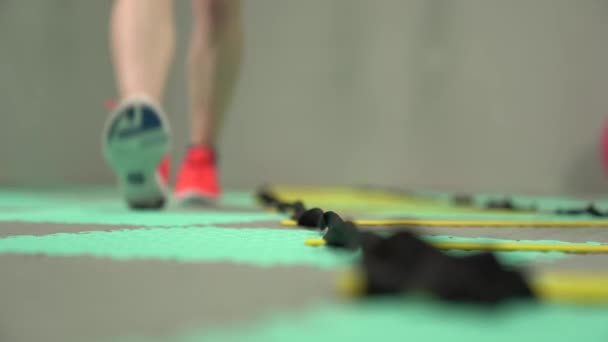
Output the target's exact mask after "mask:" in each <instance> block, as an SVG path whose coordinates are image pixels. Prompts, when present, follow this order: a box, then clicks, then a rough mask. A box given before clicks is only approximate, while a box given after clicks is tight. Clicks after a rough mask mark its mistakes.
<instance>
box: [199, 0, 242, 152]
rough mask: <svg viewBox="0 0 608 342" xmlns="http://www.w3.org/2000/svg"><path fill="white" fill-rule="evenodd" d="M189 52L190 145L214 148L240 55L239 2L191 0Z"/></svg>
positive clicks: (236, 73) (237, 0)
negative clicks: (191, 16) (212, 146)
mask: <svg viewBox="0 0 608 342" xmlns="http://www.w3.org/2000/svg"><path fill="white" fill-rule="evenodd" d="M192 7H193V11H192V13H193V23H192V36H191V41H190V50H189V53H188V81H189V96H190V97H189V100H190V115H191V125H190V142H191V143H192V144H197V145H213V144H214V143H215V140H216V138H217V133H218V130H219V125H220V122H221V120H220V119H221V116H222V115H223V114H224V112H225V111H226V108H227V107H228V104H229V102H230V99H231V94H232V90H233V88H234V84H235V82H236V79H237V76H238V72H239V66H240V62H241V54H242V41H243V39H242V24H241V13H240V7H241V4H240V0H193V2H192Z"/></svg>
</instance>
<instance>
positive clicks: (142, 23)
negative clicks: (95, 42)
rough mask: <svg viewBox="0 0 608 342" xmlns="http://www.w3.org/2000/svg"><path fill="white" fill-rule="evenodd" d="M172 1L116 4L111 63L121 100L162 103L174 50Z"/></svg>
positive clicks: (123, 0)
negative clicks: (133, 98) (143, 99)
mask: <svg viewBox="0 0 608 342" xmlns="http://www.w3.org/2000/svg"><path fill="white" fill-rule="evenodd" d="M173 11H174V9H173V0H154V1H150V0H114V6H113V8H112V16H111V19H110V20H111V22H110V31H111V32H110V34H111V47H112V60H113V62H114V72H115V75H116V80H117V83H118V89H119V92H120V97H121V99H126V98H129V97H131V96H139V95H145V96H148V97H150V98H152V99H153V100H155V101H157V102H158V103H160V102H162V96H163V91H164V87H165V82H166V78H167V73H168V71H169V67H170V65H171V61H172V58H173V50H174V44H175V43H174V40H175V27H174V13H173Z"/></svg>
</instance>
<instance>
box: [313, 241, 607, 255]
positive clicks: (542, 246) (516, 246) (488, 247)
mask: <svg viewBox="0 0 608 342" xmlns="http://www.w3.org/2000/svg"><path fill="white" fill-rule="evenodd" d="M304 244H305V245H307V246H312V247H319V246H325V245H326V244H327V243H326V242H325V240H324V239H320V238H314V239H306V240H304ZM431 244H432V245H433V246H435V247H436V248H439V249H444V250H464V251H535V252H564V253H583V254H584V253H608V245H587V244H563V245H561V244H560V245H558V244H547V243H526V242H431Z"/></svg>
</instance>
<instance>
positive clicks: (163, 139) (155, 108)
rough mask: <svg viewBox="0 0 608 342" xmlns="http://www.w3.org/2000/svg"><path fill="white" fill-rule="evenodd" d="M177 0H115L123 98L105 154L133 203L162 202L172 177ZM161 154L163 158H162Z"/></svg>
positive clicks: (115, 52)
mask: <svg viewBox="0 0 608 342" xmlns="http://www.w3.org/2000/svg"><path fill="white" fill-rule="evenodd" d="M173 21H174V19H173V1H172V0H115V1H114V6H113V8H112V16H111V21H110V34H111V47H112V56H113V62H114V69H115V74H116V80H117V85H118V90H119V93H120V98H121V101H120V104H119V105H118V108H116V109H115V110H114V111H113V112H112V113H111V114H110V116H109V118H108V120H107V122H106V127H105V130H104V156H105V158H106V160H107V161H108V163H109V164H110V166H111V167H112V169H113V170H114V171H115V173H116V175H117V177H118V180H119V184H120V188H121V190H122V192H123V195H124V197H125V198H126V200H127V202H128V203H129V205H130V206H131V207H133V208H159V207H162V206H163V204H164V202H165V192H166V188H167V185H168V179H169V159H168V158H166V157H165V158H164V159H163V156H165V154H166V153H167V151H168V148H169V128H168V121H167V118H166V116H165V114H164V113H163V111H162V108H161V105H160V103H161V102H162V96H163V90H164V87H165V82H166V78H167V73H168V70H169V66H170V64H171V59H172V55H173V46H174V32H175V28H174V23H173ZM161 160H162V162H161Z"/></svg>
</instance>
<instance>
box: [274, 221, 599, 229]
mask: <svg viewBox="0 0 608 342" xmlns="http://www.w3.org/2000/svg"><path fill="white" fill-rule="evenodd" d="M353 222H354V223H355V224H357V225H359V226H368V227H371V226H420V227H469V228H484V227H512V228H534V227H545V228H583V227H596V228H608V220H586V221H557V220H556V221H531V220H504V221H494V220H492V221H491V220H425V219H387V220H354V221H353ZM281 224H282V225H284V226H291V227H293V226H296V225H297V222H296V221H294V220H283V221H281Z"/></svg>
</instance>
